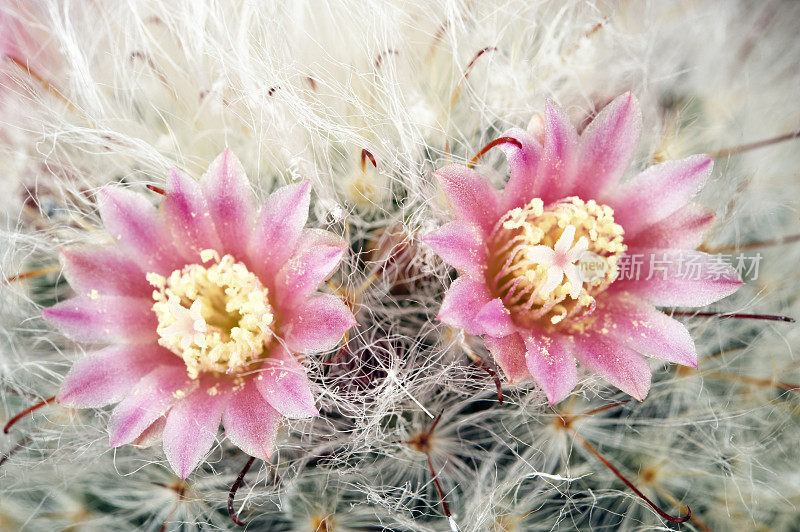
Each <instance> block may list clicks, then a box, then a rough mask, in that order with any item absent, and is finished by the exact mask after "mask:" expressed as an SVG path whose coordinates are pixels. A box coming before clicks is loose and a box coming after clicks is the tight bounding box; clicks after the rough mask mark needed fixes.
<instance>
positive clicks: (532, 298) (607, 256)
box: [487, 197, 627, 325]
mask: <svg viewBox="0 0 800 532" xmlns="http://www.w3.org/2000/svg"><path fill="white" fill-rule="evenodd" d="M568 226H574V227H575V241H578V240H579V239H580V238H581V237H585V238H586V239H587V240H588V249H587V252H591V253H592V254H594V255H593V256H595V257H597V258H598V259H600V260H602V261H604V267H603V271H602V272H601V274H600V275H596V276H594V278H592V279H583V280H582V287H581V290H580V294H579V295H578V297H577V298H574V299H573V298H572V297H568V296H569V295H570V292H572V289H573V287H572V286H571V283H570V281H569V280H568V279H567V278H566V277H565V278H564V279H563V280H562V281H561V283H560V284H559V285H557V286H556V287H555V288H554V289H552V290H550V291H547V290H546V289H544V290H543V288H545V283H546V281H547V271H548V268H549V266H548V265H547V264H543V263H539V262H536V261H534V260H532V259H531V255H532V253H531V250H532V249H533V248H534V247H535V246H547V247H549V248H554V247H555V244H556V242H558V240H559V238H561V235H562V234H563V233H564V230H565V228H567V227H568ZM622 235H623V229H622V227H621V226H620V225H619V224H617V223H615V222H614V211H613V209H611V208H610V207H608V206H606V205H601V204H598V203H597V202H595V201H594V200H589V201H583V200H582V199H580V198H577V197H569V198H565V199H563V200H560V201H557V202H555V203H553V204H551V205H548V206H547V207H545V205H544V204H543V202H542V200H541V199H538V198H534V199H533V200H532V201H531V202H530V203H528V204H527V205H525V206H524V207H519V208H516V209H512V210H511V211H509V212H507V213H506V214H505V215H504V216H503V217H502V218H501V219H500V221H499V222H498V223H497V225H496V226H495V228H494V231H493V233H492V235H491V236H490V238H489V256H490V261H489V267H488V270H487V281H488V283H489V285H490V287H491V288H492V289H493V290H494V295H495V297H500V298H502V299H503V301H504V303H505V305H506V307H507V308H508V309H509V310H510V311H511V312H512V314H514V316H515V319H516V320H517V321H518V322H520V323H521V324H523V325H525V324H527V325H533V324H534V323H539V324H557V323H559V322H561V321H563V320H568V321H577V320H580V319H581V318H583V317H585V316H587V315H588V314H590V313H591V312H592V310H594V307H595V298H594V296H596V295H597V294H598V293H600V292H602V291H603V290H605V289H606V288H607V287H608V285H610V284H611V283H612V282H613V281H614V280H615V279H616V278H617V275H618V262H619V258H620V257H621V256H622V254H623V253H624V252H625V250H626V249H627V246H626V245H625V244H624V243H623V241H622Z"/></svg>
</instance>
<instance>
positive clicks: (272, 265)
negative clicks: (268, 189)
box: [249, 181, 311, 279]
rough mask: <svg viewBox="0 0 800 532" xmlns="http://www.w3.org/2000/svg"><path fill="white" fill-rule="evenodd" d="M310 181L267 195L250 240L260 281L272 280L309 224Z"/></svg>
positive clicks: (288, 186) (251, 251) (251, 253)
mask: <svg viewBox="0 0 800 532" xmlns="http://www.w3.org/2000/svg"><path fill="white" fill-rule="evenodd" d="M310 201H311V181H305V182H303V183H296V184H293V185H287V186H285V187H281V188H279V189H277V190H276V191H275V192H273V193H272V194H270V196H269V197H268V198H267V200H266V201H265V202H264V204H263V205H262V206H261V211H260V212H259V215H258V220H257V221H256V224H255V227H253V233H252V236H251V237H250V249H249V255H250V260H251V262H252V264H253V266H254V268H255V269H256V271H257V272H258V275H259V277H261V278H262V279H272V278H273V277H275V274H277V273H278V270H280V269H281V267H282V266H283V264H284V262H286V259H288V258H289V257H290V256H291V254H292V253H293V252H294V251H295V248H296V246H297V241H298V239H299V238H300V234H301V232H302V230H303V226H305V224H306V221H307V220H308V206H309V203H310Z"/></svg>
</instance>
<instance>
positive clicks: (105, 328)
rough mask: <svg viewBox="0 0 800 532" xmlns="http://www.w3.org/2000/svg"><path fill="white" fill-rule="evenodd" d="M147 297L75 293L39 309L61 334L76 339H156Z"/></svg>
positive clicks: (150, 302)
mask: <svg viewBox="0 0 800 532" xmlns="http://www.w3.org/2000/svg"><path fill="white" fill-rule="evenodd" d="M152 305H153V302H152V301H151V300H148V299H145V298H142V297H127V296H96V297H91V296H78V297H73V298H71V299H68V300H66V301H63V302H61V303H58V304H56V305H53V306H52V307H49V308H46V309H43V310H42V315H43V316H44V317H45V318H46V319H47V320H48V321H49V322H51V323H52V324H53V325H55V326H56V327H58V329H59V330H61V331H62V332H63V333H64V334H65V335H67V336H68V337H69V338H71V339H73V340H78V341H87V342H93V341H100V340H126V341H128V342H145V341H148V340H155V339H157V338H158V335H157V334H156V325H157V320H156V315H155V314H154V313H153V311H152V310H151V309H150V307H151V306H152Z"/></svg>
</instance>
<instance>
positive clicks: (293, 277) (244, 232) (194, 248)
mask: <svg viewBox="0 0 800 532" xmlns="http://www.w3.org/2000/svg"><path fill="white" fill-rule="evenodd" d="M310 191H311V183H310V182H305V183H299V184H293V185H288V186H285V187H282V188H279V189H278V190H276V191H275V192H273V193H272V195H270V196H269V197H268V198H267V200H266V201H265V202H264V204H263V205H261V207H260V209H259V210H258V211H256V206H255V205H254V201H253V195H252V193H251V191H250V188H249V184H248V181H247V178H246V176H245V174H244V170H243V168H242V166H241V164H240V163H239V161H238V160H237V159H236V157H235V156H234V155H233V154H232V153H231V152H230V151H228V150H226V151H225V152H224V153H222V154H221V155H220V156H219V157H218V158H217V159H216V160H215V161H214V162H213V163H212V164H211V167H210V168H209V170H208V172H207V173H206V174H205V175H204V176H203V178H202V179H201V180H200V182H199V183H198V182H196V181H195V180H193V179H190V178H189V177H187V176H186V175H184V174H182V173H181V172H179V171H177V170H173V171H172V172H171V173H170V175H169V177H168V179H167V187H166V193H165V196H164V199H163V201H162V202H161V205H160V207H158V208H156V207H154V206H153V205H152V204H151V203H150V201H149V200H148V199H147V198H146V197H145V196H143V195H139V194H135V193H133V192H130V191H128V190H125V189H123V188H120V187H107V188H104V189H102V190H101V191H100V194H99V210H100V216H101V218H102V220H103V224H104V225H105V228H106V230H107V231H108V232H109V233H110V235H111V237H112V240H113V241H114V242H113V243H109V244H104V245H97V246H91V247H84V248H67V249H64V250H63V251H62V262H63V266H64V274H65V275H66V277H67V279H68V280H69V282H70V284H71V286H72V287H73V288H74V289H75V291H76V292H77V293H78V294H79V295H77V296H76V297H73V298H72V299H69V300H67V301H64V302H62V303H59V304H57V305H55V306H53V307H50V308H48V309H45V310H44V316H45V318H47V319H48V320H49V321H50V322H52V323H53V324H55V325H56V326H57V327H58V328H59V329H61V330H62V331H63V332H64V333H65V334H66V335H67V336H69V337H70V338H72V339H74V340H77V341H80V342H86V343H91V344H95V345H97V346H98V347H97V349H96V350H94V351H93V352H92V353H91V354H90V355H89V356H87V357H85V358H83V359H81V360H80V361H78V362H77V363H76V364H75V365H74V366H73V368H72V370H71V371H70V372H69V374H68V375H67V377H66V379H65V380H64V382H63V384H62V385H61V388H60V390H59V393H58V395H57V397H56V399H57V401H58V402H59V403H61V404H63V405H65V406H69V407H79V408H97V407H103V406H106V405H110V404H114V403H119V404H117V406H116V407H115V408H114V410H113V412H112V414H111V419H110V421H109V433H110V439H111V446H112V447H118V446H120V445H124V444H128V443H143V442H152V441H157V440H158V439H159V438H161V439H163V447H164V452H165V454H166V457H167V459H168V461H169V463H170V464H171V466H172V467H173V469H174V470H175V472H176V473H177V474H179V475H180V476H181V477H182V478H186V476H187V475H189V473H191V471H192V470H193V469H194V468H195V467H196V466H197V465H198V464H199V463H200V462H201V461H202V460H203V458H204V456H205V455H206V453H207V452H208V450H209V449H210V448H211V446H212V444H213V443H214V441H215V438H216V436H217V431H218V428H219V425H220V424H222V425H223V426H224V428H225V433H226V435H227V437H228V439H229V440H230V441H231V442H232V443H233V444H234V445H236V446H237V447H239V448H240V449H242V450H243V451H244V452H246V453H247V454H249V455H251V456H254V457H258V458H261V459H264V460H268V459H269V457H270V455H271V453H272V450H273V443H274V439H275V434H276V430H277V426H278V424H279V422H280V421H281V419H282V418H283V417H286V418H290V419H302V418H308V417H312V416H317V415H318V412H317V409H316V407H315V405H314V402H315V400H314V394H313V393H312V390H311V388H310V382H309V379H308V377H307V375H306V370H305V368H304V367H303V365H302V364H301V363H300V362H299V361H298V358H297V357H296V354H298V353H307V352H313V351H322V350H327V349H331V348H333V347H334V346H335V345H336V344H337V343H338V342H339V341H340V340H341V338H342V336H343V335H344V333H345V331H346V330H347V329H349V328H350V327H352V326H353V325H355V320H354V317H353V314H352V313H351V311H350V310H349V308H348V307H347V306H346V305H345V304H344V303H343V302H342V301H341V300H340V299H338V298H337V297H334V296H332V295H325V294H315V291H316V289H317V287H318V286H319V285H320V283H321V282H322V281H324V280H325V279H326V278H327V277H328V276H329V275H330V274H331V272H332V271H333V270H334V269H335V268H336V267H337V265H338V264H339V261H340V260H341V257H342V254H343V253H344V251H345V248H346V243H345V242H344V241H343V240H342V239H341V238H339V237H337V236H335V235H334V234H332V233H330V232H327V231H322V230H317V229H305V228H304V226H305V224H306V221H307V218H308V208H309V201H310ZM103 344H106V345H107V346H106V347H101V346H102V345H103Z"/></svg>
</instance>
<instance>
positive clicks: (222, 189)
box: [200, 149, 255, 260]
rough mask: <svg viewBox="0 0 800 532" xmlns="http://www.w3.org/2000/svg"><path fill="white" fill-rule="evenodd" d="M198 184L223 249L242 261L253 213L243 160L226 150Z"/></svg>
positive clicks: (245, 251)
mask: <svg viewBox="0 0 800 532" xmlns="http://www.w3.org/2000/svg"><path fill="white" fill-rule="evenodd" d="M200 183H201V185H202V187H203V194H204V195H205V197H206V201H207V202H208V209H209V211H210V212H211V219H212V220H213V222H214V227H215V228H216V229H217V235H218V236H219V239H220V241H221V242H222V250H223V252H224V253H230V254H231V255H233V256H234V257H236V258H237V259H239V260H242V259H243V258H244V257H246V256H247V245H248V236H249V235H250V231H251V229H252V227H253V218H254V216H255V215H254V212H255V209H254V207H253V194H252V191H251V190H250V183H249V181H248V180H247V176H246V175H245V173H244V168H242V163H241V162H239V159H237V158H236V156H235V155H234V154H233V152H232V151H231V150H230V149H226V150H225V151H224V152H222V153H221V154H219V156H217V158H216V159H214V161H213V162H212V163H211V165H210V166H209V167H208V171H207V172H206V173H205V175H203V177H202V179H201V180H200ZM220 254H222V253H220Z"/></svg>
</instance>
